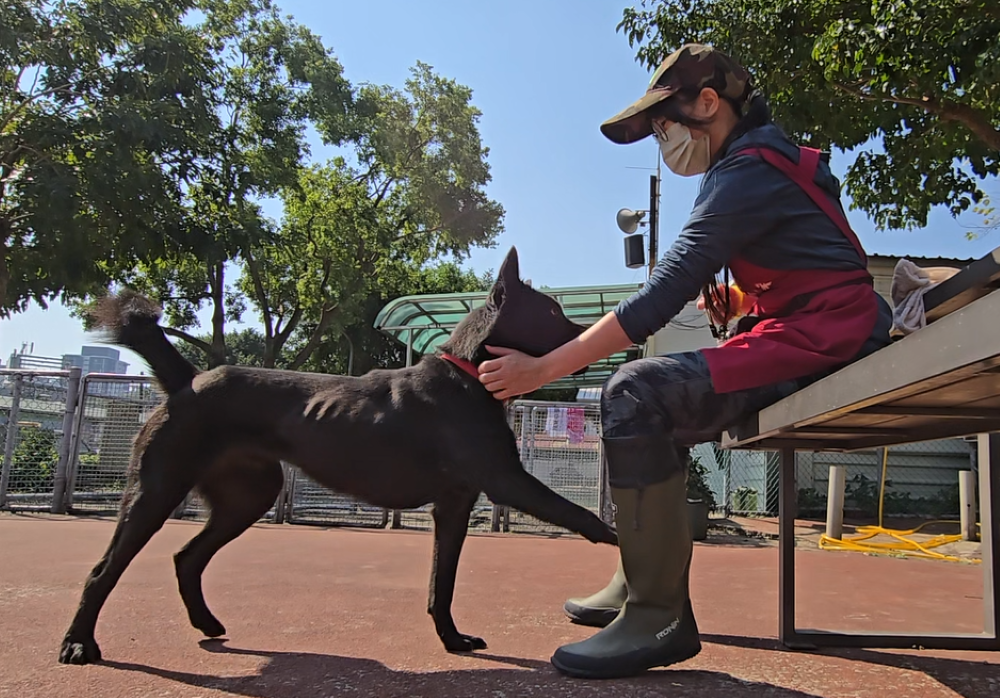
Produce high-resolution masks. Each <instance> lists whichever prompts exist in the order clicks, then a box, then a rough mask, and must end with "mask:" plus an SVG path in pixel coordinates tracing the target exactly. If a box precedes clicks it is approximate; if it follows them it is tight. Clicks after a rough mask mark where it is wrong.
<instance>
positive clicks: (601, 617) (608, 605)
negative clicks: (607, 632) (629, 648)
mask: <svg viewBox="0 0 1000 698" xmlns="http://www.w3.org/2000/svg"><path fill="white" fill-rule="evenodd" d="M689 452H690V449H688V448H678V449H677V455H678V457H679V458H680V459H681V462H682V463H684V473H685V477H687V475H688V467H687V466H688V454H689ZM627 598H628V585H627V584H626V583H625V571H624V570H623V569H622V559H621V557H620V556H619V558H618V568H617V569H616V570H615V574H614V576H612V577H611V581H610V582H608V584H607V586H605V587H604V588H603V589H601V590H600V591H597V592H594V593H593V594H591V595H590V596H586V597H579V596H576V597H573V598H571V599H567V600H566V603H564V604H563V612H564V613H565V614H566V615H567V616H569V619H570V620H571V621H572V622H574V623H576V624H578V625H589V626H591V627H594V628H604V627H607V625H608V623H610V622H611V621H613V620H614V619H615V618H617V617H618V614H619V613H620V612H621V610H622V605H623V604H624V603H625V599H627Z"/></svg>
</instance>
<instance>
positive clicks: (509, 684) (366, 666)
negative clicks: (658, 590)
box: [102, 641, 817, 698]
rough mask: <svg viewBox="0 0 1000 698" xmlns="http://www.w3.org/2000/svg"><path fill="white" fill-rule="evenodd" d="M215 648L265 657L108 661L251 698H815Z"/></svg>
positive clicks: (535, 666) (717, 685) (661, 681)
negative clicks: (205, 666)
mask: <svg viewBox="0 0 1000 698" xmlns="http://www.w3.org/2000/svg"><path fill="white" fill-rule="evenodd" d="M202 646H203V647H204V648H205V649H206V650H208V651H211V652H222V653H227V654H240V655H250V656H255V657H261V658H264V659H266V660H267V663H266V664H265V665H264V666H263V668H262V669H261V671H260V673H259V674H258V675H256V676H240V677H225V676H214V675H208V674H196V673H190V672H185V671H174V670H170V669H160V668H157V667H152V666H146V665H142V664H134V663H126V662H114V661H105V662H102V664H103V665H104V666H108V667H112V668H114V669H118V670H122V671H135V672H140V673H143V674H148V675H151V676H157V677H159V678H163V679H167V680H168V681H175V682H177V683H180V684H185V685H187V686H191V687H195V688H203V689H211V690H216V691H225V692H227V693H231V694H233V695H236V696H246V698H301V697H302V696H341V695H343V696H379V698H392V697H393V696H406V697H407V698H458V697H459V696H461V697H462V698H465V697H467V696H493V695H516V696H537V697H538V698H588V697H590V696H593V697H594V698H597V697H598V696H600V697H601V698H615V697H616V696H623V697H624V696H630V697H634V696H643V697H646V696H648V697H649V698H654V697H656V696H670V697H671V698H678V697H683V696H711V697H712V698H737V697H740V698H764V697H765V696H766V697H767V698H817V696H813V695H811V694H808V693H803V692H801V691H794V690H790V689H786V688H782V687H780V686H774V685H772V684H767V683H757V682H752V681H742V680H740V679H737V678H734V677H732V676H730V675H728V674H725V673H721V672H712V671H684V670H670V671H653V672H650V673H648V674H646V675H644V676H642V677H638V678H634V679H625V680H617V681H575V680H572V679H568V678H565V677H563V676H560V675H559V674H558V672H556V670H555V669H553V668H552V666H551V665H550V664H549V663H548V662H542V661H537V660H530V659H520V658H515V657H502V656H498V655H490V654H477V657H479V658H481V659H489V660H491V661H495V662H498V663H501V664H507V665H510V667H511V668H499V669H481V668H475V669H459V670H451V671H432V672H416V671H397V670H394V669H390V668H388V667H387V666H385V665H384V664H382V663H381V662H377V661H375V660H371V659H358V658H354V657H339V656H335V655H325V654H314V653H308V652H263V651H260V652H258V651H255V650H246V649H239V648H234V647H229V646H227V645H225V644H224V643H223V642H218V641H216V642H204V643H203V644H202Z"/></svg>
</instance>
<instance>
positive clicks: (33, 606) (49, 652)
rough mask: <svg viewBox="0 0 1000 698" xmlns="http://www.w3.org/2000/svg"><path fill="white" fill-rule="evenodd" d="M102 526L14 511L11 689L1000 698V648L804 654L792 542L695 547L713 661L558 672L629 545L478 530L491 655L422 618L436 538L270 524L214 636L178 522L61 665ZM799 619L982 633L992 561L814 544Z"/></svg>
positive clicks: (697, 593)
mask: <svg viewBox="0 0 1000 698" xmlns="http://www.w3.org/2000/svg"><path fill="white" fill-rule="evenodd" d="M112 526H113V524H112V523H111V522H109V521H106V520H97V519H72V518H53V517H31V516H9V515H4V516H0V638H2V640H0V652H2V654H0V696H3V697H4V698H6V697H8V696H10V697H11V698H13V697H15V696H16V697H17V698H32V697H34V696H39V697H41V696H44V697H46V698H61V697H63V696H66V697H73V698H76V697H81V696H94V697H97V698H118V697H125V696H128V697H129V698H133V697H136V696H157V697H163V698H167V697H171V696H177V697H184V698H210V697H211V698H214V697H216V696H248V697H253V698H293V697H294V698H299V697H301V698H323V697H325V696H373V697H374V696H377V697H378V698H389V697H392V696H413V697H428V698H430V697H434V698H450V697H453V696H456V697H457V696H477V697H478V696H482V697H484V698H513V697H515V696H527V697H532V696H537V697H538V698H561V697H569V696H573V697H576V696H580V697H589V696H595V697H596V696H608V697H612V698H613V697H615V696H636V697H643V696H703V697H705V698H726V697H728V696H751V697H758V696H769V697H773V698H801V697H803V696H824V697H827V696H886V697H889V696H891V697H893V698H905V697H908V696H921V697H923V696H927V697H937V696H966V697H980V696H982V697H983V698H987V697H990V696H991V697H993V698H996V696H1000V653H993V654H987V653H958V652H953V653H946V652H919V651H912V652H888V651H873V650H863V651H862V650H859V651H836V652H826V653H823V654H809V653H797V652H789V651H785V650H783V649H780V648H779V646H778V645H777V643H776V642H775V641H774V639H773V638H774V637H775V636H776V630H777V602H776V589H777V550H776V549H775V548H774V547H773V546H770V545H766V544H764V543H763V542H756V543H754V542H745V543H742V544H733V545H729V544H719V543H713V544H699V545H698V546H697V547H696V550H695V558H694V563H693V577H692V583H691V586H692V593H693V597H694V606H695V610H696V612H697V614H698V620H699V623H700V625H701V629H702V632H703V633H704V642H705V646H704V650H703V651H702V653H701V654H700V655H699V656H698V657H696V658H695V659H694V660H692V661H690V662H688V663H686V664H684V665H682V666H681V667H680V668H676V669H672V670H658V671H654V672H650V673H649V674H648V675H647V676H645V677H642V678H638V679H632V680H626V681H614V682H581V681H572V680H569V679H565V678H562V677H561V676H559V675H558V674H557V673H556V672H555V670H554V669H552V668H551V666H550V665H549V663H548V658H549V656H550V655H551V653H552V651H553V650H554V649H555V648H556V647H557V646H558V645H560V644H562V643H565V642H570V641H574V640H578V639H582V638H585V637H587V636H588V635H589V634H590V633H591V632H592V630H591V629H588V628H583V627H579V626H574V625H572V624H570V623H569V622H568V621H567V620H566V619H565V618H564V617H563V615H562V611H561V606H562V602H563V600H564V599H565V598H566V597H567V596H568V595H575V594H580V593H589V592H590V591H593V590H595V589H597V588H599V587H600V586H603V585H604V583H605V582H606V580H607V578H608V577H609V576H610V574H611V572H612V571H613V569H614V564H615V563H614V560H615V557H614V555H615V552H614V550H613V549H611V548H607V547H603V546H593V545H590V544H589V543H586V542H585V541H582V540H578V539H572V538H561V539H557V540H549V539H544V538H539V537H533V536H526V535H512V534H508V535H496V536H475V537H472V538H470V540H469V542H468V543H467V546H466V549H465V553H464V555H463V557H462V562H461V567H460V570H459V579H458V587H457V592H456V599H455V606H454V609H455V617H456V621H457V623H458V626H459V629H460V630H462V631H463V632H467V633H473V634H476V635H481V636H483V637H484V638H485V639H486V640H487V642H488V643H489V645H490V647H489V649H488V650H486V651H485V652H483V653H479V654H477V655H476V656H456V655H449V654H446V653H445V652H444V651H443V649H442V648H441V645H440V643H439V642H438V639H437V637H436V636H435V634H434V630H433V626H432V624H431V621H430V618H429V617H428V616H427V615H426V613H425V610H424V609H425V605H426V586H427V576H428V569H429V563H430V551H431V537H430V535H429V534H427V533H418V532H389V531H362V530H348V529H339V530H338V529H335V530H324V529H319V528H310V527H304V526H275V525H267V524H264V525H259V526H255V527H254V528H252V529H251V530H250V531H248V532H247V533H246V534H244V535H243V537H241V538H240V539H239V540H237V541H236V542H234V543H233V544H231V545H230V546H228V547H227V548H226V549H224V550H223V551H222V552H221V553H219V555H218V556H217V557H216V559H215V560H214V561H213V563H212V565H211V566H210V567H209V569H208V572H207V573H206V583H205V587H206V594H207V597H208V600H209V605H210V606H211V607H212V608H213V610H214V611H215V612H216V614H217V615H218V616H219V618H220V619H221V620H222V621H223V622H224V623H225V624H226V626H227V628H228V631H229V636H228V637H229V639H228V640H227V641H222V642H200V640H201V638H200V637H199V634H198V633H197V631H195V630H194V629H192V628H191V627H190V626H189V625H188V623H187V619H186V615H185V613H184V610H183V607H182V605H181V601H180V599H179V597H178V595H177V592H176V586H175V582H174V576H173V567H172V562H171V555H172V554H173V553H174V552H175V551H176V550H178V549H179V548H180V547H181V546H182V545H183V543H184V542H185V541H186V540H187V539H188V538H190V537H191V536H192V535H194V533H195V532H196V531H197V528H198V526H199V524H198V523H196V522H170V523H168V524H167V525H166V526H165V527H164V529H163V530H162V531H161V532H160V533H159V534H158V535H157V536H156V537H155V538H154V539H153V540H152V542H151V543H150V544H149V545H148V546H147V547H146V549H145V550H143V552H142V553H141V554H140V555H139V557H138V558H136V560H135V562H134V563H133V564H132V566H131V567H130V568H129V570H128V571H127V572H126V573H125V576H124V577H123V578H122V581H121V582H120V584H119V585H118V587H117V589H116V590H115V592H114V593H113V594H112V595H111V598H110V599H109V601H108V604H107V605H106V606H105V610H104V613H103V615H102V617H101V621H100V623H99V624H98V629H97V639H98V641H99V642H100V644H101V649H102V650H103V653H104V662H103V663H102V664H100V665H94V666H87V667H73V666H62V665H59V664H58V663H57V662H56V653H57V650H58V646H59V641H60V639H61V637H62V634H63V632H64V631H65V629H66V626H67V624H68V623H69V620H70V617H71V616H72V613H73V611H74V609H75V607H76V604H77V601H78V599H79V594H80V589H81V586H82V583H83V581H84V579H85V577H86V575H87V573H88V572H89V570H90V568H91V566H92V565H93V564H94V562H95V561H96V560H97V559H98V557H99V556H100V555H101V553H102V552H103V550H104V547H105V545H106V544H107V541H108V539H109V537H110V535H111V531H112ZM798 565H799V570H800V573H799V590H800V603H799V608H800V610H799V615H800V623H799V624H800V626H803V627H809V626H812V627H816V626H819V627H824V628H845V627H849V628H868V629H873V630H901V631H902V630H906V631H920V630H932V631H943V630H952V631H973V632H976V631H979V630H980V629H981V611H980V604H981V600H982V582H981V570H980V568H979V567H978V566H972V565H963V564H954V563H941V562H930V561H923V560H898V559H888V558H873V557H868V556H864V555H859V554H856V553H833V552H819V551H807V550H803V551H802V552H800V553H799V554H798Z"/></svg>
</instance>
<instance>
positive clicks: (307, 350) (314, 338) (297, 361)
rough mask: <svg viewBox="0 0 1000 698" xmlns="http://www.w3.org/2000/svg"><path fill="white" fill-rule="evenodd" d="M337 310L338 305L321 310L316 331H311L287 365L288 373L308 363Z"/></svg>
mask: <svg viewBox="0 0 1000 698" xmlns="http://www.w3.org/2000/svg"><path fill="white" fill-rule="evenodd" d="M338 308H339V306H338V305H335V306H333V307H332V308H323V311H322V314H321V315H320V316H319V322H318V323H317V324H316V329H315V330H313V332H312V334H311V335H309V339H308V340H307V341H306V343H305V344H304V345H303V346H302V348H301V349H299V351H298V352H297V353H296V354H295V356H294V357H292V360H291V361H290V362H289V363H288V369H289V370H290V371H294V370H296V369H298V368H300V367H301V366H302V364H304V363H305V362H306V361H308V360H309V357H310V356H312V355H313V352H315V351H316V348H317V347H319V343H320V340H322V339H323V334H324V333H325V332H326V331H327V329H329V327H330V325H331V324H333V319H334V318H335V317H336V316H337V309H338Z"/></svg>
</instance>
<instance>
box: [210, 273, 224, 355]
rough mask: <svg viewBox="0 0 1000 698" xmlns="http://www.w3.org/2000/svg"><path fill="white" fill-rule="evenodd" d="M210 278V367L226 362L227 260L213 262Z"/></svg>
mask: <svg viewBox="0 0 1000 698" xmlns="http://www.w3.org/2000/svg"><path fill="white" fill-rule="evenodd" d="M208 279H209V286H210V287H211V291H212V350H211V352H209V354H208V367H209V368H215V367H216V366H222V365H224V364H225V363H226V307H225V288H226V284H225V280H226V277H225V262H217V263H215V264H213V265H212V267H211V268H210V269H209V274H208Z"/></svg>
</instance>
